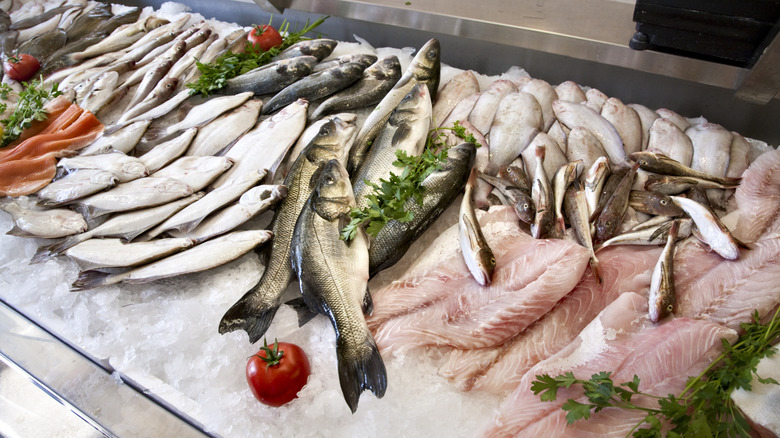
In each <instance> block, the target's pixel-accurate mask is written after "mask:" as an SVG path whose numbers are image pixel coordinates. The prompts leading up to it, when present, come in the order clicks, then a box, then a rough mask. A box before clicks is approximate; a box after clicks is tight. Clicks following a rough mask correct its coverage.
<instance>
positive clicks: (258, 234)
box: [71, 230, 272, 291]
mask: <svg viewBox="0 0 780 438" xmlns="http://www.w3.org/2000/svg"><path fill="white" fill-rule="evenodd" d="M271 235H272V234H271V232H270V231H267V230H248V231H235V232H233V233H230V234H226V235H224V236H221V237H217V238H215V239H213V240H209V241H206V242H203V243H201V244H199V245H196V246H194V247H192V248H189V249H187V250H185V251H180V252H178V253H176V254H173V255H170V256H168V257H165V258H163V259H160V260H158V261H156V262H152V263H149V264H147V265H143V266H139V267H137V268H134V269H131V270H129V271H126V272H121V273H117V274H106V273H102V272H98V271H84V272H81V273H80V274H79V277H78V278H77V279H76V281H75V282H74V283H73V285H72V286H71V291H82V290H87V289H92V288H95V287H99V286H106V285H111V284H118V283H127V284H141V283H148V282H150V281H156V280H160V279H163V278H170V277H175V276H178V275H183V274H189V273H193V272H200V271H205V270H208V269H211V268H215V267H217V266H220V265H223V264H225V263H227V262H230V261H233V260H235V259H237V258H239V257H241V256H242V255H244V254H246V253H247V252H248V251H250V250H251V249H252V248H255V247H256V246H258V245H260V244H262V243H264V242H266V241H268V239H270V238H271Z"/></svg>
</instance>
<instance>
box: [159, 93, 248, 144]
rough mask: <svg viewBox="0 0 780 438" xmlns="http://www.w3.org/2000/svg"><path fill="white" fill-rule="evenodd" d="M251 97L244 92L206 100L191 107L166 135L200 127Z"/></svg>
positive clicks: (170, 127) (169, 128)
mask: <svg viewBox="0 0 780 438" xmlns="http://www.w3.org/2000/svg"><path fill="white" fill-rule="evenodd" d="M251 97H252V93H250V92H245V93H241V94H236V95H231V96H220V97H215V98H212V99H209V100H207V101H206V102H204V103H202V104H200V105H198V106H195V107H193V108H192V109H190V111H189V112H188V113H187V116H186V117H185V118H184V120H182V121H181V122H179V123H175V124H173V125H171V126H169V127H168V129H167V132H168V134H173V133H175V132H178V131H183V130H185V129H189V128H193V127H201V126H203V125H205V124H206V123H208V122H210V121H212V120H214V119H215V118H217V117H219V116H220V115H222V114H224V113H225V112H227V111H230V110H232V109H234V108H236V107H239V106H241V105H242V104H243V103H244V102H246V101H247V100H249V98H251Z"/></svg>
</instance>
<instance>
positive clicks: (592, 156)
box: [566, 126, 607, 168]
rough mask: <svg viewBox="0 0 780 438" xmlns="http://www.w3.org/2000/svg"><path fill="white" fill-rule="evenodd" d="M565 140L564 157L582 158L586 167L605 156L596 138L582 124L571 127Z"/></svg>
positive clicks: (571, 158)
mask: <svg viewBox="0 0 780 438" xmlns="http://www.w3.org/2000/svg"><path fill="white" fill-rule="evenodd" d="M566 141H567V147H566V158H567V159H568V160H569V161H576V160H582V163H583V166H585V167H586V168H591V167H592V166H593V165H594V164H595V163H596V161H598V160H599V159H600V158H602V157H606V156H607V153H606V151H604V148H603V147H602V146H601V142H600V141H599V140H598V138H596V136H594V135H593V134H591V133H590V131H588V130H587V129H586V128H584V127H582V126H577V127H575V128H574V129H572V130H571V131H570V132H569V135H568V136H567V138H566Z"/></svg>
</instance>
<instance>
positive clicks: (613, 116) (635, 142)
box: [601, 97, 642, 155]
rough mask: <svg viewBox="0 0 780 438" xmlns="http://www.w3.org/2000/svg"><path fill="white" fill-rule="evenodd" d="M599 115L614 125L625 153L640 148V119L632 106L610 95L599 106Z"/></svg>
mask: <svg viewBox="0 0 780 438" xmlns="http://www.w3.org/2000/svg"><path fill="white" fill-rule="evenodd" d="M601 116H602V117H604V118H605V119H607V121H608V122H609V123H611V124H612V126H614V127H615V130H616V131H617V132H618V135H619V136H620V139H621V140H622V141H623V149H624V150H625V151H626V154H627V155H628V154H631V153H633V152H637V151H640V150H642V121H641V120H640V119H639V114H637V113H636V111H634V109H633V108H631V107H629V106H627V105H626V104H624V103H623V102H622V101H621V100H620V99H618V98H617V97H610V98H609V99H607V101H606V102H604V106H602V107H601Z"/></svg>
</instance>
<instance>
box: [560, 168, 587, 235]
mask: <svg viewBox="0 0 780 438" xmlns="http://www.w3.org/2000/svg"><path fill="white" fill-rule="evenodd" d="M580 173H582V163H581V162H578V161H573V162H571V163H567V164H564V165H563V166H561V167H560V168H559V169H558V171H557V172H555V176H554V177H553V180H552V187H553V199H554V200H555V226H554V229H553V233H552V235H553V236H555V237H558V238H563V235H564V234H565V233H566V222H565V220H564V218H563V200H564V197H565V195H566V190H568V189H569V186H570V185H571V184H572V183H573V182H574V181H576V180H577V178H579V175H580ZM584 195H585V192H583V196H584ZM586 205H587V202H586Z"/></svg>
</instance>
